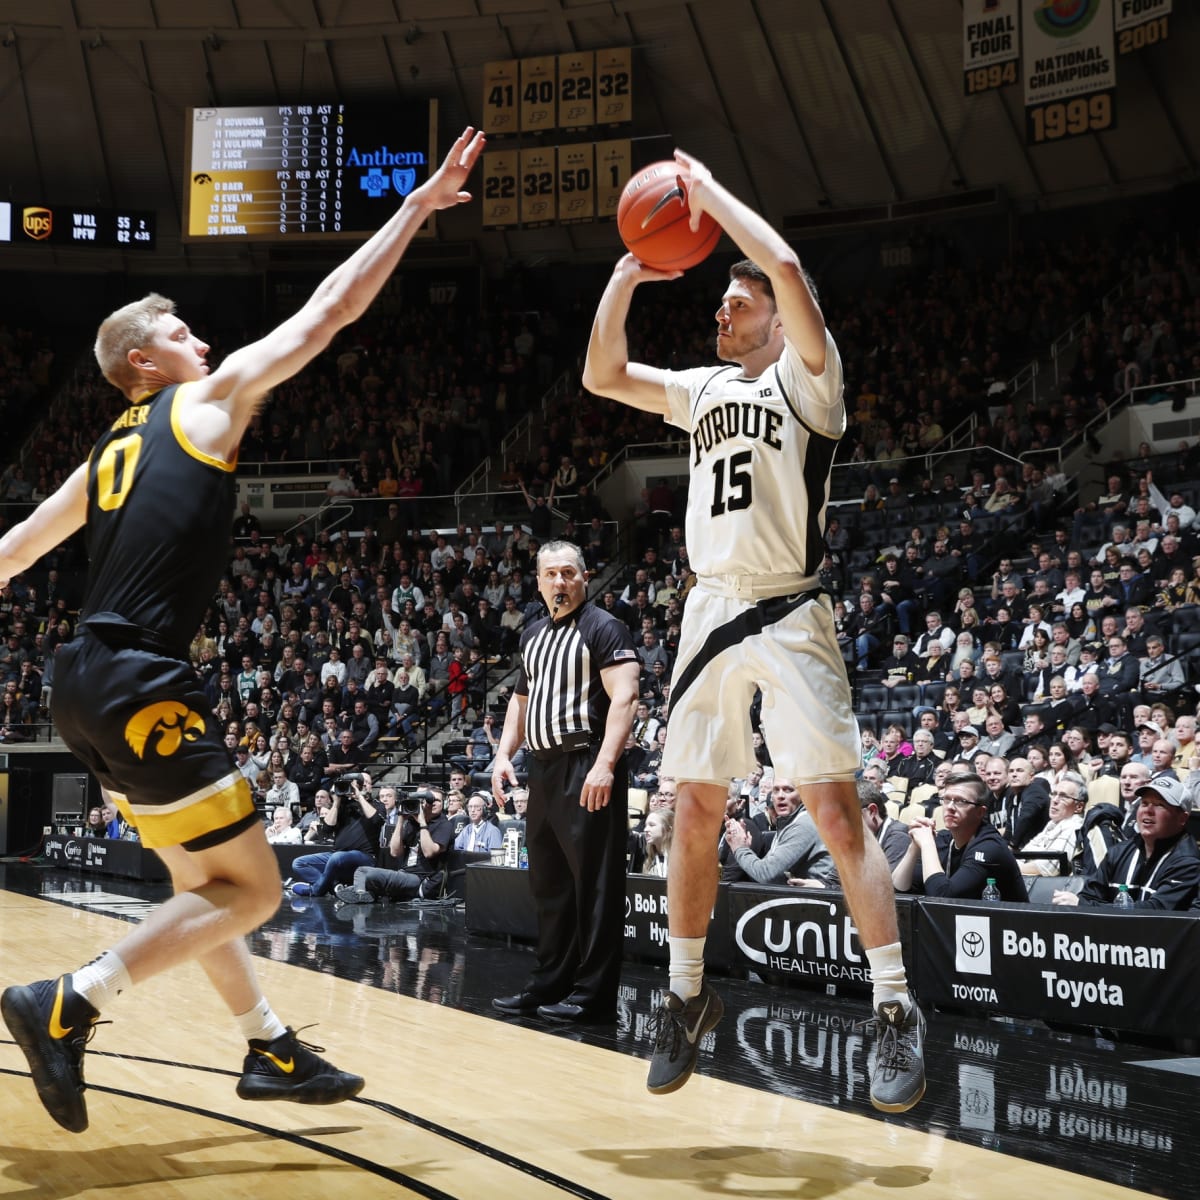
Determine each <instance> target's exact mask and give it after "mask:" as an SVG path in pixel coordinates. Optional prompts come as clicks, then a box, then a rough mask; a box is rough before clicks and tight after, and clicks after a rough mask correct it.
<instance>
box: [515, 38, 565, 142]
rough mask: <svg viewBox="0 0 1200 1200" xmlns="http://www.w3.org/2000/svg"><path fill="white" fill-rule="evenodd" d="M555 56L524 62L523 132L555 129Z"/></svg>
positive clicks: (522, 64)
mask: <svg viewBox="0 0 1200 1200" xmlns="http://www.w3.org/2000/svg"><path fill="white" fill-rule="evenodd" d="M557 62H558V60H557V59H556V58H555V57H554V55H553V54H548V55H544V56H543V57H541V58H523V59H521V131H522V132H523V133H540V132H541V131H542V130H545V129H553V128H554V113H555V98H556V93H557V90H558V88H557V85H556V83H555V68H556V66H557Z"/></svg>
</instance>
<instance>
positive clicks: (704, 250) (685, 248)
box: [617, 161, 721, 271]
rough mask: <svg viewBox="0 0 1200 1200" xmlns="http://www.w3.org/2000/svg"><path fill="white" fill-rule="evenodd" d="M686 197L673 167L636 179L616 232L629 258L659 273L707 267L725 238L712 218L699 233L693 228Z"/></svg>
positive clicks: (703, 220) (663, 165)
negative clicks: (705, 263)
mask: <svg viewBox="0 0 1200 1200" xmlns="http://www.w3.org/2000/svg"><path fill="white" fill-rule="evenodd" d="M690 220H691V211H690V210H689V209H688V203H687V191H686V189H685V188H684V186H683V183H682V182H681V180H680V178H679V167H678V166H677V165H676V164H675V163H673V162H670V161H664V162H656V163H651V164H650V165H649V166H648V167H643V168H642V169H641V170H640V171H638V172H637V174H636V175H634V176H632V177H631V178H630V180H629V182H628V183H627V184H626V185H625V190H624V191H622V193H621V200H620V203H619V204H618V205H617V228H618V229H619V230H620V232H621V241H623V242H624V243H625V245H626V247H627V248H628V250H629V252H630V253H631V254H632V255H633V256H634V257H635V258H636V259H637V260H638V261H639V262H643V263H645V264H646V266H648V267H653V268H654V269H655V270H656V271H686V270H687V269H688V267H694V266H695V265H696V264H697V263H698V262H703V261H704V260H705V259H706V258H707V257H708V256H709V255H710V254H711V253H712V252H713V250H714V248H715V247H716V244H717V242H718V241H719V240H720V237H721V227H720V226H719V225H718V224H717V223H716V221H714V220H713V219H712V217H710V216H709V215H708V213H702V214H701V216H700V228H699V229H698V230H696V232H695V233H693V232H692V231H691V229H690V227H689V222H690Z"/></svg>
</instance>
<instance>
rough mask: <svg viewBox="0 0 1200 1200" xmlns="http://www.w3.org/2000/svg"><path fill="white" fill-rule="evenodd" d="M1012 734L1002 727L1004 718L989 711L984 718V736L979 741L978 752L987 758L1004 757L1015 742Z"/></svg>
mask: <svg viewBox="0 0 1200 1200" xmlns="http://www.w3.org/2000/svg"><path fill="white" fill-rule="evenodd" d="M1015 740H1016V739H1015V738H1014V736H1013V734H1012V733H1009V732H1008V728H1007V727H1006V725H1004V718H1003V716H1001V715H1000V713H997V712H991V710H989V713H988V715H986V718H984V736H983V737H982V738H980V739H979V752H980V754H985V755H989V756H995V755H1006V754H1008V751H1009V748H1010V746H1012V745H1013V743H1014V742H1015Z"/></svg>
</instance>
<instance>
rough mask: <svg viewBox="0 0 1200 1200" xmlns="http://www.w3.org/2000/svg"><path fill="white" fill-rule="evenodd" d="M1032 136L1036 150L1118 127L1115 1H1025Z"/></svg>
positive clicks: (1028, 120)
mask: <svg viewBox="0 0 1200 1200" xmlns="http://www.w3.org/2000/svg"><path fill="white" fill-rule="evenodd" d="M1022 4H1023V8H1022V14H1021V16H1022V20H1021V38H1022V64H1021V65H1022V73H1023V75H1024V78H1025V111H1026V134H1027V138H1028V141H1029V142H1030V144H1032V145H1040V144H1042V143H1045V142H1055V141H1060V140H1062V139H1063V138H1068V137H1081V136H1083V135H1085V134H1088V133H1101V132H1103V131H1104V130H1106V129H1111V128H1113V127H1114V125H1115V124H1116V98H1115V91H1116V84H1117V76H1116V59H1115V55H1114V53H1113V16H1112V7H1111V5H1112V0H1022Z"/></svg>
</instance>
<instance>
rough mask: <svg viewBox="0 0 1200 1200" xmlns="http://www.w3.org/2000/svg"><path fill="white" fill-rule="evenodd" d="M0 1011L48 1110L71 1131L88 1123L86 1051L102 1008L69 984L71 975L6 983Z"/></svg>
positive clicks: (75, 1130) (77, 1129) (81, 1128)
mask: <svg viewBox="0 0 1200 1200" xmlns="http://www.w3.org/2000/svg"><path fill="white" fill-rule="evenodd" d="M0 1012H2V1013H3V1015H4V1023H5V1024H6V1025H7V1026H8V1028H9V1032H11V1033H12V1035H13V1040H14V1041H15V1042H16V1043H17V1045H18V1046H20V1047H21V1050H22V1051H23V1052H24V1054H25V1058H26V1060H27V1061H28V1063H29V1073H30V1074H31V1075H32V1076H33V1086H34V1087H35V1088H37V1094H38V1098H39V1099H40V1100H41V1102H42V1104H44V1105H45V1107H46V1111H47V1112H48V1113H49V1114H50V1115H51V1116H52V1117H53V1118H54V1119H55V1120H56V1121H57V1122H58V1123H59V1124H60V1125H61V1126H62V1127H63V1128H64V1129H69V1130H70V1131H71V1132H72V1133H82V1132H83V1131H84V1130H85V1129H86V1128H87V1127H88V1115H87V1103H86V1101H85V1100H84V1098H83V1091H84V1088H85V1087H86V1086H87V1085H86V1084H85V1083H84V1082H83V1052H84V1050H85V1049H86V1047H87V1044H88V1042H89V1041H91V1039H92V1034H93V1033H94V1032H95V1027H96V1022H97V1021H98V1020H99V1018H100V1014H99V1012H97V1011H96V1009H95V1008H93V1007H92V1006H91V1004H89V1003H88V1002H87V1000H85V999H84V998H83V997H82V996H81V995H79V993H78V992H76V991H75V989H74V987H72V985H71V977H70V976H69V975H61V976H59V978H58V979H40V980H38V982H36V983H31V984H28V985H22V986H18V987H10V988H5V989H4V995H3V996H0Z"/></svg>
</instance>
